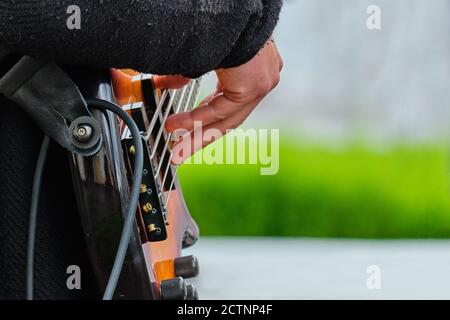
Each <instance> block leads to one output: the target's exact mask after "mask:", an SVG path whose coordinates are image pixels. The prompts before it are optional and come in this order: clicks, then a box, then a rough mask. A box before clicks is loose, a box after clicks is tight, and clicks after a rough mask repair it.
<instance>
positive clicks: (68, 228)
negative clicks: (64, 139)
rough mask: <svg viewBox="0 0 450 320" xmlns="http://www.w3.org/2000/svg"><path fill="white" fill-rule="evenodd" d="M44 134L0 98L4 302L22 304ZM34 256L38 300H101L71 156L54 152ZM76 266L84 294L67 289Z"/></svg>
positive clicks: (0, 284)
mask: <svg viewBox="0 0 450 320" xmlns="http://www.w3.org/2000/svg"><path fill="white" fill-rule="evenodd" d="M41 142H42V133H41V132H40V131H39V130H38V129H37V128H36V127H35V126H34V125H33V123H32V122H31V121H30V120H29V119H28V118H27V117H26V115H25V114H23V113H22V112H21V110H20V109H18V108H17V107H16V106H14V105H13V104H11V103H9V102H8V101H6V100H5V99H4V98H2V97H1V96H0V299H24V298H25V279H26V278H25V277H26V256H27V239H28V219H29V210H30V201H31V189H32V181H33V175H34V170H35V166H36V160H37V156H38V153H39V149H40V146H41ZM50 149H51V150H50V154H49V158H48V162H47V164H46V170H45V174H44V180H43V185H42V194H41V197H40V209H39V212H38V217H37V234H36V236H37V239H36V256H35V283H34V284H35V285H34V287H35V298H36V299H85V298H86V299H87V298H98V297H99V295H98V294H97V289H96V287H95V281H94V280H93V279H94V278H93V275H92V271H91V266H90V263H89V261H88V257H87V250H86V247H85V241H84V238H83V236H82V229H81V224H80V219H79V216H78V214H77V209H76V203H75V200H74V191H73V187H72V180H71V176H70V172H69V169H68V156H67V154H66V152H65V151H63V150H61V149H60V148H59V147H58V146H57V145H56V144H54V143H53V144H52V145H51V147H50ZM69 265H78V266H80V268H81V272H82V274H81V275H82V278H81V279H82V290H80V291H79V290H68V289H67V286H66V280H67V277H68V275H67V274H66V269H67V267H68V266H69Z"/></svg>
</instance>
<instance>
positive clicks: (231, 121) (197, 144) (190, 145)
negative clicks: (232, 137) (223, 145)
mask: <svg viewBox="0 0 450 320" xmlns="http://www.w3.org/2000/svg"><path fill="white" fill-rule="evenodd" d="M256 105H257V103H256V104H251V105H248V106H246V107H244V108H242V110H241V111H240V112H238V113H236V114H234V115H233V116H231V117H229V118H227V119H224V120H221V121H219V122H216V123H213V124H210V125H208V126H205V127H203V128H202V130H201V132H200V130H199V129H200V128H195V129H194V130H193V131H191V132H188V133H186V134H185V135H184V136H183V137H182V139H181V140H179V141H178V142H177V143H175V145H174V147H173V150H172V151H173V154H174V155H173V157H172V163H173V164H174V165H180V164H181V163H183V162H184V161H185V160H186V159H187V158H189V157H190V156H192V155H193V154H194V153H196V152H197V151H199V150H200V149H202V148H204V147H206V146H207V145H209V144H211V143H213V142H214V141H216V140H218V139H220V138H221V137H222V136H223V135H225V134H227V133H228V132H229V131H230V130H232V129H235V128H237V127H238V126H240V125H241V124H242V122H243V121H244V120H245V119H246V118H247V117H248V116H249V115H250V113H251V112H252V111H253V110H254V109H255V107H256ZM212 130H214V131H212ZM212 138H213V139H212ZM200 139H201V140H200Z"/></svg>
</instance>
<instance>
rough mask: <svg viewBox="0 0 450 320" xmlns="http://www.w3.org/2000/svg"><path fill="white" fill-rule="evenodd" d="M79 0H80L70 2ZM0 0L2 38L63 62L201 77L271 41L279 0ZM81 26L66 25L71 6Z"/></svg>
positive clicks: (10, 44) (12, 47) (243, 59)
mask: <svg viewBox="0 0 450 320" xmlns="http://www.w3.org/2000/svg"><path fill="white" fill-rule="evenodd" d="M74 2H78V3H74ZM44 3H45V5H42V1H33V0H14V1H13V0H3V1H1V2H0V35H1V37H0V42H2V43H3V44H4V45H6V47H7V48H8V49H9V50H11V51H15V52H19V53H23V54H29V55H32V56H35V57H37V58H45V59H50V60H53V61H56V62H58V63H64V64H77V65H92V66H96V67H117V68H134V69H137V70H139V71H145V72H151V73H157V74H191V75H198V74H202V73H205V72H208V71H210V70H213V69H216V68H219V67H229V66H235V65H239V64H241V63H244V62H246V61H247V60H249V59H250V58H252V56H253V55H254V54H256V52H257V51H258V50H259V49H260V48H261V47H262V45H263V44H264V42H265V41H266V40H267V39H268V38H269V36H270V34H271V33H272V31H273V28H274V27H275V24H276V21H277V19H278V15H279V11H280V7H281V0H234V1H232V0H229V1H226V0H146V1H136V0H134V1H133V0H121V1H106V0H103V1H100V0H97V1H94V0H77V1H73V0H62V1H54V0H46V1H44ZM73 4H76V5H78V6H79V7H80V9H81V29H79V30H77V29H74V30H70V29H69V28H67V25H66V20H67V18H68V17H69V14H67V13H66V10H67V8H68V7H69V6H70V5H73Z"/></svg>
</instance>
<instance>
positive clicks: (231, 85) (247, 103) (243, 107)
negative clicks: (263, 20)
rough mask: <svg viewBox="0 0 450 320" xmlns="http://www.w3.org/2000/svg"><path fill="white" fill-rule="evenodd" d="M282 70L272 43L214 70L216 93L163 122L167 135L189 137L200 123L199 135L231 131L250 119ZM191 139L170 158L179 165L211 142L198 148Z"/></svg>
mask: <svg viewBox="0 0 450 320" xmlns="http://www.w3.org/2000/svg"><path fill="white" fill-rule="evenodd" d="M282 68H283V61H282V58H281V56H280V54H279V52H278V50H277V48H276V45H275V42H274V40H273V39H270V40H269V41H268V43H267V44H266V46H265V47H264V48H263V49H261V51H260V52H259V53H258V54H257V55H256V56H255V57H254V58H253V59H252V60H250V61H248V62H247V63H245V64H243V65H241V66H238V67H235V68H229V69H218V70H216V74H217V78H218V83H217V88H216V91H215V92H214V93H213V94H211V95H210V96H208V97H207V98H205V99H204V100H203V101H202V102H201V103H200V105H199V106H198V108H196V109H194V110H192V111H190V112H184V113H179V114H176V115H172V116H171V117H169V118H168V119H167V122H166V125H165V127H166V129H167V131H168V132H174V131H176V130H181V129H183V130H187V131H189V133H188V134H190V135H193V130H194V122H197V121H201V124H202V131H203V132H205V131H207V130H208V129H218V130H219V131H220V132H221V133H222V134H225V133H226V132H227V130H230V129H235V128H237V127H238V126H239V125H241V124H242V122H243V121H244V120H245V119H246V118H247V117H248V116H249V115H250V113H251V112H252V111H253V110H254V109H255V107H256V106H257V105H258V104H259V103H260V102H261V100H262V99H263V98H264V97H265V96H266V95H267V94H268V93H269V92H270V91H272V90H273V89H274V88H275V87H276V86H277V84H278V83H279V81H280V72H281V70H282ZM191 141H193V139H182V140H180V141H178V142H176V143H175V145H176V144H178V143H184V144H189V145H183V146H181V148H182V149H183V150H188V151H187V152H184V154H183V155H181V156H179V157H177V158H174V159H173V160H172V161H173V162H174V163H175V164H180V163H182V162H183V161H184V160H186V158H188V157H189V156H191V155H192V154H193V153H195V152H196V151H198V149H200V148H203V147H205V146H206V145H208V144H209V143H211V142H213V141H205V139H202V143H201V144H196V143H194V144H192V143H191Z"/></svg>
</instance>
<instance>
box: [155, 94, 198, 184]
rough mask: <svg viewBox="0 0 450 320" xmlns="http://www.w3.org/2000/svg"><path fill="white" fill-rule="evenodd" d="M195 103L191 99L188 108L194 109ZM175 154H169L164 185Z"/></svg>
mask: <svg viewBox="0 0 450 320" xmlns="http://www.w3.org/2000/svg"><path fill="white" fill-rule="evenodd" d="M193 105H194V104H193V103H192V102H191V101H190V102H189V103H188V104H187V108H186V109H188V108H191V109H192V108H193ZM173 155H174V154H173V152H172V151H170V156H169V160H168V164H167V168H166V171H165V173H164V176H163V180H162V183H161V185H162V186H164V185H165V183H166V179H167V176H168V173H169V169H170V167H171V161H172V158H173Z"/></svg>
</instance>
